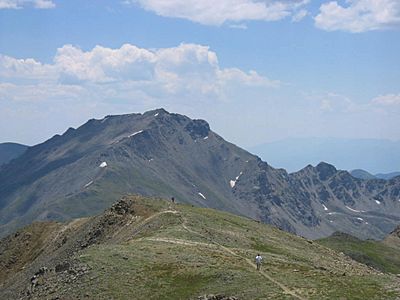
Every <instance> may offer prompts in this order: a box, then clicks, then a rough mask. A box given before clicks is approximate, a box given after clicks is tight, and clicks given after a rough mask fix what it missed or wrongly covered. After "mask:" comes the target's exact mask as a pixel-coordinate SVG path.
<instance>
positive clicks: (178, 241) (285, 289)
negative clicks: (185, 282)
mask: <svg viewBox="0 0 400 300" xmlns="http://www.w3.org/2000/svg"><path fill="white" fill-rule="evenodd" d="M166 213H173V214H179V215H180V216H181V217H182V227H183V228H184V229H185V230H186V231H188V232H190V233H193V234H195V235H198V236H200V237H202V238H204V239H206V240H208V241H210V243H202V242H194V241H188V240H182V239H172V238H145V239H146V240H151V241H158V242H166V243H174V244H181V245H190V246H195V245H202V246H207V247H210V246H214V247H215V246H217V247H219V248H220V249H222V250H223V251H225V252H226V253H229V254H230V255H233V256H236V257H238V258H240V259H242V260H244V261H245V262H246V263H247V264H248V265H249V266H250V267H251V268H252V269H255V264H254V263H253V262H252V261H251V260H250V259H249V258H247V257H243V256H241V255H240V254H237V253H236V252H234V251H233V250H232V249H230V248H228V247H226V246H224V245H222V244H220V243H218V242H216V241H213V240H212V239H210V238H209V237H207V236H205V235H203V234H201V233H199V232H197V231H194V230H192V229H191V228H189V227H188V226H187V225H186V224H187V223H188V221H187V219H186V218H185V217H184V216H183V215H182V214H180V212H178V211H177V210H173V209H168V210H164V211H161V212H158V213H155V214H153V215H151V216H150V217H148V218H146V219H144V220H143V221H142V222H140V223H139V224H138V227H139V228H138V230H137V232H136V234H137V233H139V232H140V231H141V230H140V229H141V227H143V226H145V225H146V224H147V223H148V222H149V221H151V220H152V219H154V218H156V217H158V216H160V215H162V214H166ZM257 272H258V273H259V274H260V275H261V276H263V277H264V278H266V279H268V280H269V281H271V282H272V283H274V284H276V285H277V286H279V287H280V288H281V289H282V290H283V292H284V293H285V294H288V295H291V296H292V297H294V298H296V299H300V300H305V298H303V297H301V296H299V295H297V294H296V293H295V292H294V291H292V290H290V288H288V287H287V286H285V285H284V284H282V283H281V282H279V281H277V280H276V279H274V278H273V277H272V276H271V275H269V274H267V273H266V272H264V271H262V270H260V271H257Z"/></svg>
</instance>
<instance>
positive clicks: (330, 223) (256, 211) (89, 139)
mask: <svg viewBox="0 0 400 300" xmlns="http://www.w3.org/2000/svg"><path fill="white" fill-rule="evenodd" d="M125 194H140V195H145V196H158V197H163V198H170V197H175V198H176V200H177V201H178V202H183V203H188V204H192V205H196V206H202V207H211V208H216V209H220V210H225V211H228V212H232V213H235V214H238V215H243V216H247V217H251V218H253V219H257V220H260V221H262V222H265V223H269V224H273V225H275V226H277V227H279V228H281V229H284V230H287V231H289V232H293V233H296V234H299V235H302V236H305V237H308V238H319V237H325V236H329V235H330V234H332V233H333V232H335V231H343V232H347V233H349V234H352V235H355V236H357V237H359V238H383V237H385V236H386V235H387V234H388V233H389V232H390V231H391V230H393V228H394V227H396V226H397V225H398V224H400V201H398V200H399V199H400V177H396V178H393V179H392V180H389V181H386V180H377V179H374V180H360V179H357V178H354V177H352V176H351V175H350V174H349V173H348V172H346V171H340V170H337V169H336V168H335V167H334V166H332V165H329V164H326V163H320V164H318V165H317V166H316V167H313V166H311V165H309V166H307V167H306V168H304V169H302V170H301V171H299V172H296V173H292V174H288V173H287V172H286V171H285V170H283V169H275V168H273V167H271V166H270V165H269V164H267V163H266V162H263V161H262V160H261V159H260V158H258V157H257V156H255V155H252V154H250V153H248V152H247V151H245V150H243V149H240V148H239V147H237V146H235V145H233V144H231V143H229V142H226V141H225V140H224V139H223V138H221V137H220V136H219V135H217V134H216V133H214V132H212V131H211V130H210V127H209V124H208V123H207V122H206V121H203V120H192V119H190V118H188V117H186V116H182V115H179V114H173V113H168V112H167V111H165V110H163V109H159V110H154V111H150V112H146V113H144V114H129V115H120V116H107V117H105V118H104V119H102V120H94V119H93V120H89V121H88V122H87V123H86V124H84V125H82V126H81V127H79V128H78V129H72V128H70V129H69V130H67V131H66V132H65V133H64V134H63V135H62V136H59V135H56V136H54V137H53V138H51V139H50V140H48V141H46V142H44V143H42V144H40V145H36V146H34V147H30V148H29V149H28V150H27V151H26V152H25V153H24V154H23V155H21V156H19V157H18V158H17V159H15V160H13V161H12V162H10V163H9V164H7V165H4V166H2V167H1V168H0V195H1V198H0V234H1V235H3V236H4V235H5V234H7V233H9V232H12V231H13V230H15V229H16V228H19V227H21V226H23V225H27V224H30V223H31V222H33V221H36V220H69V219H71V218H77V217H82V216H90V215H94V214H97V213H100V212H101V211H103V210H104V209H105V208H106V207H108V206H109V205H111V203H113V202H115V201H116V200H117V199H118V198H120V197H121V196H122V195H125Z"/></svg>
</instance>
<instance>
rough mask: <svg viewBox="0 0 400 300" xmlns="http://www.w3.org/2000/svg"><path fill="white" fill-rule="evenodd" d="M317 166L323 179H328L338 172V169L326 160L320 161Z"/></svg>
mask: <svg viewBox="0 0 400 300" xmlns="http://www.w3.org/2000/svg"><path fill="white" fill-rule="evenodd" d="M315 168H316V170H317V172H318V175H319V178H320V179H321V180H326V179H328V178H330V177H332V176H333V175H335V174H336V172H337V169H336V168H335V167H334V166H333V165H331V164H328V163H326V162H320V163H319V164H318V165H317V166H316V167H315Z"/></svg>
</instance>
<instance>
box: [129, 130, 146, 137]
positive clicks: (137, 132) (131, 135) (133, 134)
mask: <svg viewBox="0 0 400 300" xmlns="http://www.w3.org/2000/svg"><path fill="white" fill-rule="evenodd" d="M142 132H143V130H139V131H136V132H134V133H132V134H130V135H128V137H133V136H135V135H137V134H139V133H142Z"/></svg>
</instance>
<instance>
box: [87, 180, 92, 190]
mask: <svg viewBox="0 0 400 300" xmlns="http://www.w3.org/2000/svg"><path fill="white" fill-rule="evenodd" d="M92 183H93V180H92V181H89V182H88V183H86V184H85V188H87V187H88V186H89V185H91V184H92Z"/></svg>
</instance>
